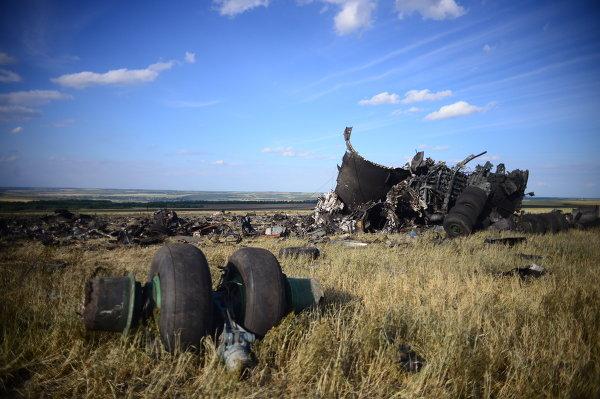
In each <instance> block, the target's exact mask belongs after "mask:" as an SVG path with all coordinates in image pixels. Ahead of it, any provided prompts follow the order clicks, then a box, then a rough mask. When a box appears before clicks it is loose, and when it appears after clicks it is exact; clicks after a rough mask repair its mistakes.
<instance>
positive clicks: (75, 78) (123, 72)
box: [52, 61, 175, 89]
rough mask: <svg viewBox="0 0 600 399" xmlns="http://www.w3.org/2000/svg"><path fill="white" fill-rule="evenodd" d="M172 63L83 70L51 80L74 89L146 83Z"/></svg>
mask: <svg viewBox="0 0 600 399" xmlns="http://www.w3.org/2000/svg"><path fill="white" fill-rule="evenodd" d="M173 65H175V61H167V62H157V63H155V64H151V65H148V67H147V68H144V69H127V68H121V69H113V70H110V71H108V72H104V73H97V72H89V71H84V72H78V73H71V74H67V75H62V76H59V77H58V78H54V79H52V81H53V82H54V83H57V84H59V85H61V86H66V87H73V88H76V89H83V88H85V87H88V86H100V85H128V84H136V83H147V82H152V81H154V80H155V79H156V78H157V77H158V75H159V74H160V73H161V72H163V71H166V70H169V69H171V68H172V67H173Z"/></svg>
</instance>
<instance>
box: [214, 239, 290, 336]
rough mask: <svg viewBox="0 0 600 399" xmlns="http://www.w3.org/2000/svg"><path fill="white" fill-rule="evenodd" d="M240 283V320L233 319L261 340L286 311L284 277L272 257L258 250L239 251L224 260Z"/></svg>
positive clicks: (267, 252)
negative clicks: (235, 272) (241, 310)
mask: <svg viewBox="0 0 600 399" xmlns="http://www.w3.org/2000/svg"><path fill="white" fill-rule="evenodd" d="M226 267H227V268H230V267H231V268H234V269H235V270H236V271H237V273H239V275H240V277H241V278H242V281H243V284H244V295H245V298H244V311H243V320H236V322H238V323H239V324H241V325H242V326H243V327H244V328H245V329H247V330H248V331H250V332H252V333H254V334H256V335H258V336H259V337H263V336H264V335H265V334H266V333H267V331H269V329H270V328H271V327H273V326H275V325H276V324H277V323H279V321H281V319H282V318H283V316H284V315H285V312H286V300H285V276H284V275H283V273H282V272H281V266H280V265H279V262H278V261H277V258H275V256H274V255H273V254H272V253H271V252H269V251H267V250H266V249H262V248H242V249H239V250H237V251H235V252H234V253H233V254H232V255H231V256H230V257H229V259H228V261H227V265H226Z"/></svg>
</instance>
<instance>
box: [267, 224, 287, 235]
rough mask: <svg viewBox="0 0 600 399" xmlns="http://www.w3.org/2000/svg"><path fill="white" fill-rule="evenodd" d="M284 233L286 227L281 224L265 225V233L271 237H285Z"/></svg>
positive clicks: (285, 232)
mask: <svg viewBox="0 0 600 399" xmlns="http://www.w3.org/2000/svg"><path fill="white" fill-rule="evenodd" d="M286 234H287V229H286V228H285V227H283V226H272V227H267V229H266V230H265V235H266V236H271V237H285V235H286Z"/></svg>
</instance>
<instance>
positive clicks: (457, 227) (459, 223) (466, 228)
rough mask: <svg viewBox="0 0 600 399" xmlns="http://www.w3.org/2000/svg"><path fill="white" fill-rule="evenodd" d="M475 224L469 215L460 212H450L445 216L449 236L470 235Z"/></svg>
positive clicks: (445, 227)
mask: <svg viewBox="0 0 600 399" xmlns="http://www.w3.org/2000/svg"><path fill="white" fill-rule="evenodd" d="M472 229H473V225H472V223H471V220H470V219H469V217H468V216H465V215H462V214H460V213H449V214H447V215H446V216H445V217H444V230H446V234H448V236H449V237H459V236H468V235H469V234H471V231H472Z"/></svg>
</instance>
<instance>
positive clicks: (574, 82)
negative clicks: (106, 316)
mask: <svg viewBox="0 0 600 399" xmlns="http://www.w3.org/2000/svg"><path fill="white" fill-rule="evenodd" d="M599 8H600V7H598V6H597V3H596V2H570V1H565V2H539V1H523V2H514V1H490V0H488V1H466V0H396V1H393V0H388V1H383V0H312V1H310V0H297V1H293V0H218V1H212V2H210V1H195V2H185V1H181V2H133V1H127V2H116V1H114V2H111V1H106V2H80V1H73V2H68V1H61V2H44V1H39V2H37V1H34V2H29V1H8V2H3V5H2V6H1V10H2V11H1V12H0V19H1V24H0V186H38V187H39V186H41V187H88V188H146V189H185V190H238V191H242V190H248V191H263V190H274V191H306V192H317V191H326V190H328V189H330V188H332V187H333V186H334V184H335V176H336V164H338V163H340V162H341V157H342V155H343V153H344V149H345V147H344V143H343V139H342V132H343V129H344V127H345V126H353V127H354V133H353V144H354V147H355V148H356V149H357V150H358V151H359V152H360V153H361V154H362V155H364V156H365V157H367V158H368V159H371V160H373V161H376V162H379V163H383V164H386V165H391V166H402V165H403V164H404V163H405V162H406V161H407V160H408V159H409V158H410V157H412V155H413V154H414V152H415V150H424V151H425V152H426V155H429V156H431V157H432V158H434V159H436V160H445V161H447V162H448V163H449V164H454V163H455V162H457V161H459V160H461V159H462V158H464V157H465V156H466V155H468V154H471V153H479V152H481V151H484V150H487V151H488V155H487V159H488V160H490V161H492V162H493V163H494V164H497V163H499V162H504V163H505V164H506V166H507V168H508V169H514V168H521V169H529V170H530V181H529V189H530V190H533V191H535V192H536V194H537V195H540V196H587V197H600V181H599V180H600V157H599V156H598V153H599V151H600V116H599V113H600V94H599V93H600V74H599V71H600V40H599V39H600V35H599V33H600V24H599V23H598V21H600V12H599Z"/></svg>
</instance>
